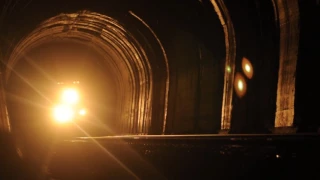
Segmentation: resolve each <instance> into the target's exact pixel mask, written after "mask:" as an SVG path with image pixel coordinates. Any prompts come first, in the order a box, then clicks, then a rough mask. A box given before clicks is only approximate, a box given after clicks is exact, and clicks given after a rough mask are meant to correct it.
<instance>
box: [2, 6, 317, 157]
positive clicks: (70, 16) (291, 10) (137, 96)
mask: <svg viewBox="0 0 320 180" xmlns="http://www.w3.org/2000/svg"><path fill="white" fill-rule="evenodd" d="M6 2H7V1H6ZM6 2H4V3H6ZM121 2H123V3H118V2H117V1H114V0H110V1H108V3H106V2H103V1H98V0H93V1H92V2H91V1H90V2H79V1H74V0H69V1H68V2H65V1H62V0H61V1H60V0H57V1H47V2H43V1H38V0H33V1H32V2H30V4H24V5H25V6H24V5H22V4H23V3H22V4H20V3H18V4H17V6H15V8H16V11H14V12H12V13H11V14H10V16H9V15H7V14H6V13H3V15H1V16H0V26H1V29H0V33H1V34H0V38H1V39H0V42H1V44H0V48H1V49H0V51H1V54H0V59H1V62H3V63H2V64H1V65H2V66H1V86H2V87H1V88H2V95H1V98H0V100H1V105H2V106H1V113H2V116H1V117H2V118H1V120H0V125H1V128H0V130H1V131H6V133H8V132H9V133H8V134H14V137H16V139H15V141H17V146H18V147H19V148H20V149H29V150H28V151H27V150H26V151H24V152H28V153H29V154H31V155H32V154H33V150H37V149H39V148H40V149H41V148H42V145H43V144H47V145H48V146H46V147H43V149H42V150H41V152H45V151H47V149H45V148H49V146H50V143H51V142H55V141H57V139H59V138H60V139H67V138H74V137H105V136H113V135H188V136H189V135H196V134H205V135H207V134H209V135H212V134H214V135H217V134H222V135H225V136H226V137H227V136H228V135H230V134H268V135H271V134H279V133H280V134H299V133H300V132H301V133H315V134H317V133H318V129H319V127H320V123H319V121H318V120H317V119H316V118H314V117H315V113H316V112H317V108H318V106H317V105H312V103H313V102H314V101H318V99H317V96H314V94H316V92H317V88H316V87H313V86H312V87H311V85H310V83H309V82H307V81H306V80H305V79H310V77H311V78H312V77H317V66H315V65H314V64H315V63H313V62H314V59H317V58H318V57H319V54H318V49H317V47H316V46H313V45H312V44H316V43H317V42H316V38H315V37H316V36H317V34H318V31H319V29H318V28H317V27H318V26H315V24H316V23H317V22H318V21H317V19H316V16H315V14H316V12H317V10H318V8H319V2H318V1H316V0H310V1H302V0H269V1H258V0H248V1H246V0H245V1H232V0H211V1H206V0H201V1H197V0H190V1H189V0H188V1H185V2H183V3H182V2H180V1H170V3H169V2H167V3H163V1H154V2H153V3H150V2H148V1H145V0H141V1H125V0H124V1H121ZM61 4H64V5H63V6H61ZM4 7H10V6H9V5H6V6H4ZM52 7H57V8H52ZM312 83H313V82H312ZM49 142H50V143H49ZM21 151H23V150H21ZM39 152H40V150H39Z"/></svg>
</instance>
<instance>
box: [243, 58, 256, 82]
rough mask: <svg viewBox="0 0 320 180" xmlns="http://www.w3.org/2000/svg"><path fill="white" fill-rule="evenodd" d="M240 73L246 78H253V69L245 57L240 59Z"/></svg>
mask: <svg viewBox="0 0 320 180" xmlns="http://www.w3.org/2000/svg"><path fill="white" fill-rule="evenodd" d="M241 64H242V71H243V73H244V75H245V76H246V77H247V78H248V79H251V78H252V77H253V67H252V64H251V62H250V61H249V59H247V58H246V57H243V58H242V63H241Z"/></svg>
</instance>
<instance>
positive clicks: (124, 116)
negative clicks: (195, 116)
mask: <svg viewBox="0 0 320 180" xmlns="http://www.w3.org/2000/svg"><path fill="white" fill-rule="evenodd" d="M127 20H129V21H131V23H130V24H133V26H132V25H131V27H130V26H129V25H128V27H127V26H124V25H123V24H124V23H123V22H121V23H120V22H119V21H118V20H115V19H113V18H112V17H109V16H106V15H102V14H99V13H95V12H90V11H80V12H78V13H72V14H60V15H57V16H55V17H52V18H50V19H48V20H46V21H44V22H43V23H41V24H40V25H39V26H38V27H37V28H36V29H35V30H34V31H32V32H31V33H30V34H29V35H28V36H26V37H25V38H23V39H22V41H20V42H19V43H18V45H17V46H16V47H15V48H14V50H13V51H12V53H11V55H10V56H9V58H8V61H7V69H6V71H5V73H4V80H5V84H6V85H7V84H8V82H9V81H10V77H11V75H12V74H13V73H15V74H17V72H15V67H16V65H17V64H18V63H19V59H21V57H23V56H24V53H25V52H27V51H29V50H31V49H33V48H36V47H38V46H41V44H44V43H47V42H50V41H53V40H59V39H68V40H73V41H74V42H79V43H81V42H82V43H86V44H89V45H90V46H92V47H93V48H95V50H96V51H97V52H99V53H101V54H103V55H104V56H106V57H108V58H110V59H111V61H109V62H105V64H108V66H109V67H111V69H112V70H113V71H114V74H115V76H116V78H117V82H118V83H117V86H118V90H119V91H120V94H121V95H120V96H121V98H122V99H121V103H119V108H121V113H120V114H121V116H120V117H119V129H120V130H119V132H120V133H121V134H128V133H130V134H160V133H161V132H162V129H160V130H153V131H152V130H151V129H154V128H152V124H153V123H154V122H155V121H157V122H156V123H155V124H159V123H160V124H161V123H164V122H165V114H166V105H167V97H166V96H167V93H162V91H168V83H167V82H168V66H167V62H166V61H167V59H166V55H165V51H164V49H163V48H162V45H161V42H160V41H159V40H158V39H157V37H156V35H155V34H154V32H152V30H151V29H150V28H149V27H147V26H146V24H143V21H141V19H139V18H138V16H136V15H134V16H133V14H132V16H131V17H129V18H128V19H127ZM126 24H128V23H126ZM141 32H143V34H142V33H141ZM142 36H143V37H142ZM159 88H160V89H159ZM160 106H161V107H160ZM156 110H157V111H159V110H160V111H159V112H160V113H156V114H155V113H153V112H154V111H156ZM158 121H159V122H158Z"/></svg>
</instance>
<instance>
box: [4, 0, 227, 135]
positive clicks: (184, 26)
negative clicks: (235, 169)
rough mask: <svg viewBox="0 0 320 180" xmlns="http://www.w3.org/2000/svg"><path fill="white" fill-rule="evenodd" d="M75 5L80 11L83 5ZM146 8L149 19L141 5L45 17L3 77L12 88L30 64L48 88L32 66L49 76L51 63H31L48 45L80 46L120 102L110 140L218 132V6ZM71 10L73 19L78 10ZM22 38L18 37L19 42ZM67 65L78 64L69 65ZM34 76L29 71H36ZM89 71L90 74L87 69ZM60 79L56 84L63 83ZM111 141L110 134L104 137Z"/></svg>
mask: <svg viewBox="0 0 320 180" xmlns="http://www.w3.org/2000/svg"><path fill="white" fill-rule="evenodd" d="M78 5H79V6H81V3H80V4H77V6H78ZM39 6H40V5H39ZM43 6H45V5H43ZM144 7H148V8H149V9H150V10H152V12H151V11H150V12H148V13H147V12H146V11H143V10H142V9H141V7H139V6H138V5H133V4H131V5H130V8H128V7H127V6H122V7H121V8H120V7H117V6H115V7H114V8H115V9H117V8H118V9H119V12H118V13H116V12H115V11H112V10H108V9H105V10H104V11H102V10H101V9H99V8H98V6H95V7H86V9H90V10H95V11H97V12H101V13H94V12H92V11H78V12H77V13H70V14H59V15H57V16H53V17H52V15H50V16H48V18H47V20H45V21H43V22H42V23H40V25H38V26H37V28H36V29H34V30H32V29H31V28H30V30H31V32H30V33H29V35H27V36H25V37H24V38H22V41H20V42H19V43H17V46H16V47H15V48H14V49H11V53H9V54H11V56H9V57H8V60H9V61H8V67H9V68H8V69H9V70H8V71H7V72H6V82H9V83H8V88H11V87H10V84H14V82H12V80H11V79H10V80H9V78H13V77H15V76H19V72H18V71H19V70H18V69H19V67H21V68H20V69H24V68H23V66H25V65H23V64H24V63H27V64H29V65H28V67H30V66H33V67H31V69H37V68H38V70H35V71H34V72H36V71H38V73H39V76H38V75H35V74H34V75H33V76H36V77H37V78H40V79H41V78H42V79H43V80H44V81H46V80H45V79H48V77H46V76H44V75H40V74H41V73H42V74H43V72H42V71H43V70H41V68H42V67H41V68H40V70H39V67H35V64H39V63H40V64H39V66H48V67H49V69H50V68H52V66H50V65H49V64H50V63H49V64H46V63H44V61H43V59H41V58H40V59H39V58H38V60H36V59H37V58H35V59H33V57H31V56H35V54H39V53H40V54H41V53H42V54H45V52H44V50H43V49H46V48H48V47H44V46H47V45H50V47H52V46H54V43H56V44H57V43H58V44H59V43H61V42H63V41H70V42H71V41H72V42H73V44H79V43H80V44H81V43H82V44H85V47H88V46H89V49H92V52H97V53H98V54H99V55H100V56H99V57H95V58H94V59H100V60H101V59H103V60H104V62H102V61H99V60H97V62H99V63H101V64H103V65H101V66H100V68H101V67H104V68H105V69H106V70H107V72H105V73H107V75H105V74H104V75H102V74H101V76H104V77H105V78H107V79H108V77H110V79H111V80H110V81H108V80H103V83H104V84H108V85H105V86H110V84H112V85H111V86H112V88H113V89H112V93H114V96H112V97H113V98H115V99H117V100H110V102H108V103H111V101H112V103H115V105H114V106H113V108H114V109H116V111H117V112H113V113H114V114H116V115H115V118H113V121H112V122H113V123H114V124H112V123H111V124H108V126H110V127H111V132H115V133H113V134H164V133H165V134H184V133H216V132H218V131H219V129H220V122H221V107H222V106H221V105H222V103H221V99H222V94H223V74H224V69H225V68H224V59H225V53H226V51H225V39H224V38H225V37H224V32H223V29H222V26H221V22H220V21H219V18H218V16H217V14H216V12H215V10H214V8H213V6H212V5H211V4H210V3H209V2H197V1H190V2H188V3H185V4H184V5H183V6H181V4H180V3H179V2H174V3H172V6H165V5H164V4H161V3H160V2H155V4H148V3H147V4H144ZM37 8H39V7H37ZM37 8H36V9H37ZM73 8H75V7H74V6H73ZM79 8H80V9H81V7H79ZM69 10H70V11H71V12H72V10H73V9H69ZM127 10H129V11H127ZM164 10H166V12H167V13H169V15H168V16H164V15H163V12H164ZM33 13H34V12H33ZM47 13H50V11H48V12H47ZM57 13H59V11H57ZM102 14H108V15H110V16H106V15H102ZM170 17H175V18H170ZM155 19H156V20H155ZM40 22H41V21H40ZM30 24H34V22H30ZM30 26H31V25H30ZM199 27H203V28H201V29H199ZM203 30H205V32H203ZM18 34H19V31H17V33H16V36H18ZM27 34H28V33H27ZM46 44H47V45H46ZM58 46H60V45H57V47H58ZM59 48H60V47H59ZM9 49H10V48H9ZM49 49H50V48H49ZM63 49H64V51H69V50H70V48H63ZM47 51H49V50H47ZM75 51H77V50H75ZM21 52H22V53H21ZM27 52H28V53H29V54H28V53H27ZM22 54H23V55H22ZM76 54H77V53H76ZM25 56H28V57H25ZM38 56H39V55H38ZM47 56H48V58H49V59H50V58H51V59H52V57H50V55H47ZM22 57H23V58H22ZM26 59H27V60H26ZM35 61H39V62H35ZM48 61H49V60H48ZM45 64H46V65H45ZM64 64H66V65H62V64H61V65H62V66H67V62H64ZM70 64H73V63H72V62H71V61H70ZM98 66H99V65H98ZM98 66H95V67H97V68H99V67H98ZM77 67H78V66H77ZM77 67H74V68H75V69H77ZM16 68H17V71H16ZM28 69H29V68H28ZM31 69H30V72H33V71H31ZM66 69H67V68H66ZM66 69H65V71H66ZM11 70H12V72H11ZM49 71H50V70H49ZM55 71H57V70H55ZM86 71H88V73H89V71H90V69H86ZM93 71H94V70H93ZM98 72H99V70H97V71H96V72H95V73H94V74H97V73H98ZM68 73H69V75H70V76H71V74H70V72H68ZM46 74H48V72H46ZM49 74H50V73H49ZM57 74H59V73H57ZM57 74H56V75H54V76H55V77H54V78H57V79H59V78H58V77H56V76H57ZM62 74H63V73H60V75H62ZM84 74H85V73H84ZM97 76H98V75H97ZM89 77H92V76H89ZM29 78H30V77H29ZM20 79H21V77H20ZM56 81H57V80H56ZM80 81H81V80H80ZM99 81H100V80H99ZM91 82H92V83H93V81H91ZM91 82H89V83H91ZM97 82H98V81H97ZM97 82H95V83H97ZM24 84H25V83H24ZM81 85H82V83H81ZM27 86H30V85H27ZM85 86H87V85H85ZM93 86H96V85H93ZM17 87H18V85H17V84H16V85H12V88H13V89H15V88H16V89H19V88H17ZM87 87H88V86H87ZM30 88H31V89H32V87H29V89H30ZM42 88H43V87H42ZM104 88H105V87H101V91H105V90H106V89H104ZM102 89H104V90H102ZM107 90H110V89H108V88H107ZM10 91H11V90H9V89H8V92H9V93H11V92H10ZM34 93H38V92H34ZM112 93H111V94H112ZM13 94H14V93H13ZM98 94H99V93H98ZM18 96H19V95H18ZM25 96H28V95H25ZM30 97H31V96H30ZM44 101H45V100H44ZM8 102H10V100H9V101H8ZM112 103H111V104H112ZM9 104H10V103H9ZM8 106H11V105H8ZM9 111H10V112H9V115H10V119H11V120H12V121H15V120H14V118H13V117H14V115H11V114H12V112H13V111H14V110H13V108H9ZM104 113H105V112H104ZM101 119H103V118H101ZM104 121H105V120H104ZM108 134H109V133H108V132H105V135H108ZM110 134H112V133H110ZM100 135H101V134H100Z"/></svg>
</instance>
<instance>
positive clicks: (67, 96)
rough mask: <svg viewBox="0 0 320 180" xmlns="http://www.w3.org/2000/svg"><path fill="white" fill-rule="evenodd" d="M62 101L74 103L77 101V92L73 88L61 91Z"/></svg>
mask: <svg viewBox="0 0 320 180" xmlns="http://www.w3.org/2000/svg"><path fill="white" fill-rule="evenodd" d="M62 101H63V102H64V103H66V104H75V103H77V102H78V101H79V94H78V92H77V91H76V90H75V89H66V90H64V91H63V93H62Z"/></svg>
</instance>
